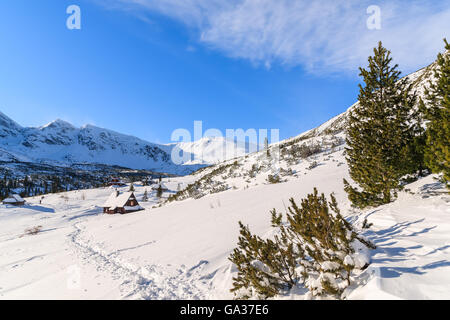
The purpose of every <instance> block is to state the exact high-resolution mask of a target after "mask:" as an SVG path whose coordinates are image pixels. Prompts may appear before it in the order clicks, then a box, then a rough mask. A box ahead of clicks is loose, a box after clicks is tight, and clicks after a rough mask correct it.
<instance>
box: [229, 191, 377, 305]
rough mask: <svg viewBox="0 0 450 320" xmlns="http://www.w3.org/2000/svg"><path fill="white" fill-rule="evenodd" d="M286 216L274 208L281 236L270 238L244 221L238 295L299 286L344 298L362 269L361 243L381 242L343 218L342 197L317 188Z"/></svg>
mask: <svg viewBox="0 0 450 320" xmlns="http://www.w3.org/2000/svg"><path fill="white" fill-rule="evenodd" d="M290 202H291V205H290V206H289V208H288V212H287V213H286V217H285V218H286V222H283V215H281V214H278V213H277V212H276V210H272V211H271V214H272V226H273V227H275V228H276V230H277V232H276V235H275V236H274V237H273V240H272V239H267V240H264V239H262V238H260V237H258V236H256V235H253V234H251V232H250V230H249V228H248V227H246V226H244V225H243V224H242V223H240V229H241V231H240V237H239V242H238V247H237V248H236V249H234V251H233V253H232V254H231V256H230V258H229V259H230V261H231V262H233V263H234V264H235V265H236V267H237V270H238V273H237V276H236V277H234V278H233V288H232V289H231V291H232V292H234V293H235V294H236V296H237V297H238V298H243V299H248V298H252V297H256V298H264V299H266V298H270V297H273V296H275V295H277V294H279V293H280V292H281V291H286V290H289V289H291V288H292V287H293V286H295V285H303V286H305V287H306V288H307V289H309V291H310V293H311V294H312V295H331V296H335V297H338V298H339V297H341V295H342V293H343V290H344V289H345V288H346V287H348V286H349V285H350V279H351V278H350V276H351V273H352V271H353V270H354V269H361V268H365V267H367V265H361V263H360V262H359V263H357V262H355V261H357V260H358V261H361V259H357V258H356V256H357V255H358V254H359V252H357V250H355V247H364V246H367V247H369V248H371V249H374V248H375V246H374V245H373V244H371V243H370V242H368V241H366V240H364V239H363V238H361V237H360V236H359V235H358V234H357V233H356V231H355V230H354V229H353V227H352V226H351V225H350V224H349V223H348V222H347V221H346V220H345V219H344V218H343V217H342V216H341V214H340V211H339V209H338V206H337V202H336V199H335V197H334V196H333V195H331V201H329V202H328V201H327V199H326V197H325V195H324V194H323V193H322V194H321V195H319V193H318V191H317V189H314V193H312V194H309V195H308V196H307V197H306V198H305V199H302V201H301V205H300V206H298V205H297V203H296V202H295V201H294V199H291V200H290Z"/></svg>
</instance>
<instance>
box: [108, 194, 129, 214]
mask: <svg viewBox="0 0 450 320" xmlns="http://www.w3.org/2000/svg"><path fill="white" fill-rule="evenodd" d="M132 195H133V192H124V193H122V194H119V195H117V194H116V192H113V193H112V194H111V195H110V196H109V198H108V200H106V202H105V203H104V204H103V207H104V208H110V209H111V210H114V209H115V208H122V207H124V206H125V204H126V203H127V201H128V200H129V199H130V197H131V196H132Z"/></svg>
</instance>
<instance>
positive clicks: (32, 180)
mask: <svg viewBox="0 0 450 320" xmlns="http://www.w3.org/2000/svg"><path fill="white" fill-rule="evenodd" d="M103 184H104V182H103V181H92V180H88V181H84V180H80V179H79V178H77V177H71V176H56V175H42V176H41V175H31V176H25V177H23V178H13V177H8V176H6V175H5V176H4V177H3V178H2V179H0V200H3V199H5V198H7V197H8V196H9V195H10V194H19V195H20V196H22V197H33V196H38V195H44V194H48V193H59V192H65V191H71V190H79V189H89V188H96V187H100V186H102V185H103Z"/></svg>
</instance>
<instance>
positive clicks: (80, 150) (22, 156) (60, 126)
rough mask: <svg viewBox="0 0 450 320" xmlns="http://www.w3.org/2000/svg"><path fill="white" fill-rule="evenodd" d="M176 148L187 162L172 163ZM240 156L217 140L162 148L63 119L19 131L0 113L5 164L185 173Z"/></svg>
mask: <svg viewBox="0 0 450 320" xmlns="http://www.w3.org/2000/svg"><path fill="white" fill-rule="evenodd" d="M174 148H179V150H183V152H186V153H187V155H188V160H185V161H184V163H182V164H175V163H174V162H173V161H172V157H171V154H172V151H173V150H174ZM244 153H245V148H242V147H240V146H238V145H237V144H236V143H234V142H232V141H229V140H226V139H225V138H221V137H205V138H202V139H201V140H199V141H195V142H182V143H174V144H168V145H163V144H155V143H151V142H147V141H144V140H142V139H139V138H136V137H133V136H129V135H124V134H121V133H117V132H114V131H111V130H108V129H103V128H99V127H96V126H92V125H86V126H83V127H81V128H76V127H75V126H73V125H72V124H70V123H68V122H66V121H63V120H55V121H53V122H51V123H49V124H47V125H45V126H42V127H38V128H29V127H28V128H27V127H22V126H20V125H19V124H17V123H16V122H15V121H13V120H12V119H10V118H9V117H7V116H6V115H5V114H3V113H1V112H0V161H4V162H30V163H45V164H50V165H58V166H70V165H73V164H83V163H92V164H106V165H117V166H122V167H127V168H131V169H143V170H151V171H155V172H165V173H171V174H179V175H185V174H189V173H191V172H193V171H195V170H197V169H199V168H200V167H204V166H205V165H209V164H214V163H217V162H220V161H223V160H228V159H229V158H230V157H235V156H241V155H243V154H244Z"/></svg>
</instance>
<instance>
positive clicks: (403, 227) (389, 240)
mask: <svg viewBox="0 0 450 320" xmlns="http://www.w3.org/2000/svg"><path fill="white" fill-rule="evenodd" d="M424 220H425V218H423V219H419V220H416V221H410V222H408V221H406V222H401V223H396V224H395V225H393V226H390V227H388V228H386V229H383V230H379V231H372V230H368V231H367V232H366V235H367V236H368V237H369V238H370V239H371V241H372V242H373V243H374V244H375V245H376V246H377V249H375V251H374V255H376V254H377V253H381V254H382V255H383V256H382V257H380V258H372V262H374V263H379V264H383V263H389V262H390V263H392V262H394V263H395V262H402V261H413V260H412V259H411V256H412V255H413V252H412V251H414V250H417V249H422V248H423V247H424V246H423V245H420V244H418V245H413V246H409V247H405V246H399V247H395V246H394V245H396V244H397V243H398V240H400V239H405V238H408V237H416V236H418V235H423V234H425V233H428V232H430V231H431V230H433V229H435V228H437V226H433V227H427V228H423V229H422V230H420V231H411V230H408V228H409V227H411V226H413V225H415V224H418V223H421V222H423V221H424ZM449 247H450V246H449V245H447V246H443V247H441V248H437V249H434V250H432V251H431V252H429V253H427V254H426V255H431V254H433V253H436V252H439V251H442V250H445V249H447V248H449ZM420 255H423V254H420ZM448 266H450V261H448V260H440V261H435V262H432V263H428V264H426V265H422V266H413V267H404V266H399V267H396V266H382V267H380V272H381V276H382V277H383V278H396V277H399V276H401V275H402V274H404V273H411V274H417V275H421V274H424V273H426V272H427V270H431V269H436V268H442V267H448Z"/></svg>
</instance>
